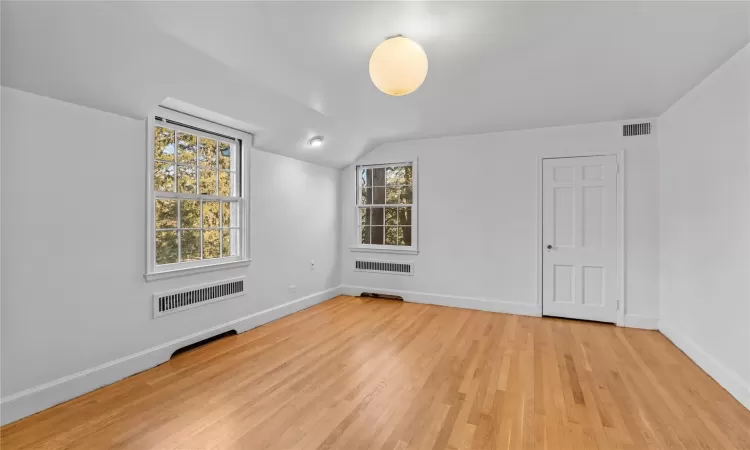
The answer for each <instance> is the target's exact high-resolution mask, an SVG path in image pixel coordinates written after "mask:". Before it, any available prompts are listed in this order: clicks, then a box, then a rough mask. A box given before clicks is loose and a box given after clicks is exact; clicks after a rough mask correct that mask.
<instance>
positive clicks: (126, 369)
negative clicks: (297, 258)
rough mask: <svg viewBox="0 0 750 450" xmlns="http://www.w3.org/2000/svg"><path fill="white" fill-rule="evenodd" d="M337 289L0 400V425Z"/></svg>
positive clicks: (289, 311)
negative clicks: (184, 348)
mask: <svg viewBox="0 0 750 450" xmlns="http://www.w3.org/2000/svg"><path fill="white" fill-rule="evenodd" d="M340 290H341V287H340V286H337V287H334V288H330V289H326V290H324V291H321V292H316V293H314V294H311V295H308V296H306V297H302V298H299V299H297V300H293V301H291V302H287V303H284V304H281V305H278V306H274V307H272V308H268V309H265V310H263V311H259V312H256V313H253V314H250V315H247V316H244V317H240V318H238V319H235V320H231V321H229V322H225V323H222V324H220V325H217V326H214V327H211V328H208V329H206V330H203V331H199V332H197V333H193V334H190V335H187V336H184V337H181V338H179V339H175V340H173V341H169V342H167V343H164V344H161V345H157V346H155V347H151V348H148V349H146V350H143V351H140V352H137V353H133V354H131V355H128V356H124V357H122V358H118V359H115V360H113V361H109V362H106V363H104V364H100V365H98V366H96V367H92V368H90V369H86V370H82V371H80V372H77V373H74V374H72V375H68V376H65V377H62V378H58V379H56V380H53V381H50V382H48V383H44V384H41V385H39V386H35V387H32V388H29V389H25V390H23V391H21V392H17V393H15V394H12V395H9V396H7V397H5V398H3V399H2V400H0V408H1V410H2V411H1V412H2V414H0V425H5V424H7V423H10V422H14V421H16V420H18V419H21V418H23V417H26V416H29V415H31V414H34V413H36V412H39V411H42V410H44V409H47V408H50V407H52V406H54V405H57V404H58V403H62V402H64V401H67V400H70V399H72V398H75V397H78V396H80V395H83V394H85V393H87V392H91V391H93V390H95V389H98V388H100V387H102V386H106V385H108V384H112V383H114V382H116V381H119V380H122V379H123V378H127V377H129V376H131V375H133V374H136V373H138V372H142V371H144V370H147V369H150V368H152V367H155V366H158V365H159V364H162V363H163V362H165V361H168V360H169V358H170V357H171V356H172V353H173V352H174V351H175V350H177V349H178V348H182V347H185V346H187V345H190V344H193V343H195V342H198V341H201V340H203V339H206V338H208V337H211V336H215V335H217V334H221V333H224V332H226V331H229V330H236V331H237V332H238V333H243V332H245V331H248V330H251V329H253V328H256V327H259V326H261V325H264V324H266V323H268V322H272V321H274V320H278V319H280V318H282V317H284V316H287V315H289V314H292V313H295V312H297V311H300V310H303V309H305V308H309V307H310V306H313V305H316V304H318V303H321V302H324V301H326V300H329V299H331V298H334V297H336V296H338V295H340Z"/></svg>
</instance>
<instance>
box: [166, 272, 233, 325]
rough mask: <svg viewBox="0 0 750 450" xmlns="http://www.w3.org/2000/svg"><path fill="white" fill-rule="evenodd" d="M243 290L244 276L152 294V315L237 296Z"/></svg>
mask: <svg viewBox="0 0 750 450" xmlns="http://www.w3.org/2000/svg"><path fill="white" fill-rule="evenodd" d="M244 292H245V277H240V278H233V279H231V280H224V281H218V282H215V283H209V284H202V285H199V286H190V287H186V288H183V289H176V290H173V291H168V292H160V293H158V294H154V297H153V298H154V317H159V316H163V315H165V314H172V313H175V312H179V311H184V310H186V309H190V308H195V307H196V306H203V305H207V304H209V303H215V302H219V301H221V300H226V299H228V298H232V297H238V296H240V295H243V294H244Z"/></svg>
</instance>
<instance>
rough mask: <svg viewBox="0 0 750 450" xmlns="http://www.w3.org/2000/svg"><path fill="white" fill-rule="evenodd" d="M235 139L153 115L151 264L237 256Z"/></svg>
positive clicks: (205, 262) (238, 223) (238, 157)
mask: <svg viewBox="0 0 750 450" xmlns="http://www.w3.org/2000/svg"><path fill="white" fill-rule="evenodd" d="M241 145H242V143H241V141H239V140H229V139H223V138H222V137H219V136H214V135H211V134H208V133H203V132H200V131H197V130H192V129H190V128H189V127H183V126H180V125H176V124H172V123H167V122H166V121H162V120H156V123H155V126H154V142H153V152H154V154H153V160H154V166H153V188H154V192H153V208H154V224H153V231H154V240H153V242H154V247H153V250H154V252H153V255H154V261H153V264H154V266H155V269H156V270H163V269H168V268H171V267H176V268H177V267H183V266H185V267H186V266H201V265H210V264H214V263H217V262H222V261H228V260H236V259H238V257H239V256H241V248H242V247H241V242H240V240H241V236H242V233H241V223H242V221H241V208H242V202H241V200H242V195H241V192H242V190H241V177H240V170H239V168H240V167H241V152H240V151H239V149H240V147H241Z"/></svg>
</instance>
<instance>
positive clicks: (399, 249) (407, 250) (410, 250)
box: [349, 158, 419, 255]
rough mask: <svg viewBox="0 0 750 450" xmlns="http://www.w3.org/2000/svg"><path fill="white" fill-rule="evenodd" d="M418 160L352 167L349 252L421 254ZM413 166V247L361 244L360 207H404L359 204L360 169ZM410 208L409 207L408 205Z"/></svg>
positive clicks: (355, 165)
mask: <svg viewBox="0 0 750 450" xmlns="http://www.w3.org/2000/svg"><path fill="white" fill-rule="evenodd" d="M418 162H419V159H418V158H414V159H413V160H408V161H399V162H391V163H382V164H354V165H353V166H352V168H353V172H354V177H353V178H354V192H355V194H354V224H355V228H354V229H355V230H356V232H355V233H354V243H353V244H352V245H350V246H349V250H350V251H352V252H371V253H393V254H406V255H416V254H418V253H419V168H418ZM406 165H411V195H412V200H411V245H410V246H409V247H406V246H398V245H368V244H360V243H359V233H360V231H359V228H360V216H359V208H360V206H375V207H383V208H386V207H398V206H404V205H360V204H359V187H360V186H359V170H358V169H359V167H368V168H374V169H381V168H386V167H393V166H406ZM406 206H409V205H406Z"/></svg>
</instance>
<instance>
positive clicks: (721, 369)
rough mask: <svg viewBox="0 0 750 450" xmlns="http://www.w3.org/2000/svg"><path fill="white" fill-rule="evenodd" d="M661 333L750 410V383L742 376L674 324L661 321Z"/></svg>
mask: <svg viewBox="0 0 750 450" xmlns="http://www.w3.org/2000/svg"><path fill="white" fill-rule="evenodd" d="M659 331H661V333H662V334H663V335H664V336H666V338H667V339H669V340H670V341H672V343H673V344H674V345H675V346H676V347H677V348H679V349H680V350H682V352H683V353H685V354H686V355H687V356H688V357H689V358H690V359H692V360H693V362H695V364H697V365H698V367H700V368H701V369H703V371H705V372H706V373H707V374H708V375H709V376H710V377H711V378H713V379H714V380H716V382H717V383H719V385H720V386H721V387H723V388H724V389H726V390H727V392H729V393H730V394H731V395H732V396H733V397H734V398H736V399H737V401H739V402H740V403H741V404H742V405H743V406H744V407H745V408H747V409H750V383H748V382H747V381H745V380H743V379H742V377H741V376H740V374H738V373H737V372H735V371H733V370H732V369H730V368H728V367H727V366H725V365H724V364H722V363H721V361H719V360H717V359H716V358H714V357H713V356H711V354H710V353H708V352H707V351H705V350H704V349H703V348H702V347H701V346H699V345H698V344H697V343H696V342H695V341H693V340H692V339H690V338H689V337H688V335H687V334H684V333H682V332H681V331H679V330H678V329H677V328H676V327H675V326H673V325H672V324H670V323H668V322H665V321H664V320H661V321H659Z"/></svg>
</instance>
